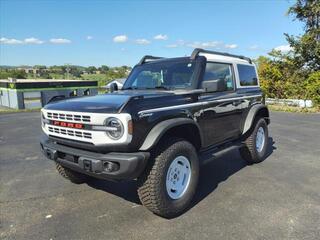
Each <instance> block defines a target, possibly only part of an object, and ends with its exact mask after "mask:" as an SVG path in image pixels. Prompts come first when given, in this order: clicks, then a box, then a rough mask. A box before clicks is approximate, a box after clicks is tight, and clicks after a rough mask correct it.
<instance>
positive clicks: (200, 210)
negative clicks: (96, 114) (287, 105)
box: [0, 112, 320, 240]
mask: <svg viewBox="0 0 320 240" xmlns="http://www.w3.org/2000/svg"><path fill="white" fill-rule="evenodd" d="M269 131H270V138H269V142H270V149H269V156H268V158H267V159H266V160H265V161H264V162H262V163H260V164H255V165H250V166H248V165H246V163H245V161H244V160H242V159H241V157H240V155H239V154H238V151H236V150H235V151H231V152H228V153H226V154H224V155H222V156H220V157H218V158H216V159H214V160H213V161H211V162H210V163H208V164H206V165H204V166H203V167H202V168H201V177H200V182H199V186H198V191H197V194H196V197H195V199H194V202H193V204H192V206H191V208H190V209H189V210H188V211H187V212H186V213H184V214H183V215H181V216H180V217H177V218H174V219H170V220H168V219H163V218H160V217H158V216H156V215H154V214H152V213H151V212H149V211H147V210H146V209H145V208H144V207H142V206H141V205H140V203H139V199H138V196H137V194H136V182H135V181H130V182H120V183H115V182H108V181H103V180H93V181H90V182H89V183H86V184H81V185H75V184H72V183H71V182H68V181H67V180H65V179H63V178H62V177H60V176H59V175H58V174H57V172H56V171H55V166H54V163H53V162H51V161H49V160H46V159H44V157H43V156H42V154H41V153H40V150H39V135H40V120H39V113H38V112H31V113H14V114H1V115H0V239H48V240H49V239H170V240H173V239H310V240H311V239H312V240H314V239H320V115H319V114H308V115H304V114H293V113H281V112H273V113H272V114H271V125H270V130H269Z"/></svg>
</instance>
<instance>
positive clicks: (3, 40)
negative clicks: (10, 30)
mask: <svg viewBox="0 0 320 240" xmlns="http://www.w3.org/2000/svg"><path fill="white" fill-rule="evenodd" d="M0 43H1V44H9V45H15V44H23V41H21V40H17V39H14V38H5V37H2V38H0Z"/></svg>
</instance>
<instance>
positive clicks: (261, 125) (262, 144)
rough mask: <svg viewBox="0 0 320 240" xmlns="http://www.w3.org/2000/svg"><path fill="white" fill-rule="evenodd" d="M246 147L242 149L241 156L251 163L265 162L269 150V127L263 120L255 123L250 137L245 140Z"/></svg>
mask: <svg viewBox="0 0 320 240" xmlns="http://www.w3.org/2000/svg"><path fill="white" fill-rule="evenodd" d="M244 143H245V146H244V147H241V148H240V155H241V157H242V158H243V159H245V160H246V161H248V162H249V163H258V162H261V161H262V160H264V158H265V155H266V153H267V149H268V126H267V123H266V120H264V119H263V118H260V119H258V120H257V121H256V122H255V126H254V127H253V129H252V130H251V132H250V135H249V136H248V137H247V138H246V140H245V142H244Z"/></svg>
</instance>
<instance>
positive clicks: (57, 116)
mask: <svg viewBox="0 0 320 240" xmlns="http://www.w3.org/2000/svg"><path fill="white" fill-rule="evenodd" d="M47 118H48V119H51V120H62V121H65V120H67V121H77V122H82V123H90V122H91V117H90V116H88V115H80V114H65V113H54V112H47Z"/></svg>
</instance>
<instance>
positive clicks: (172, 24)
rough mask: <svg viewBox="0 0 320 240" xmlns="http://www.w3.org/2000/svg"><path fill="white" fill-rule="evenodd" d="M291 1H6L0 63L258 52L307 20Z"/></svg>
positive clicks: (1, 7)
mask: <svg viewBox="0 0 320 240" xmlns="http://www.w3.org/2000/svg"><path fill="white" fill-rule="evenodd" d="M293 4H294V1H289V0H264V1H258V0H247V1H244V0H243V1H241V0H238V1H237V0H233V1H232V0H227V1H102V0H99V1H98V0H91V1H85V0H82V1H81V0H78V1H76V0H68V1H58V0H51V1H49V0H33V1H28V0H24V1H17V0H0V40H1V45H0V65H34V64H44V65H55V64H57V65H62V64H66V63H68V64H74V65H84V66H90V65H95V66H100V65H102V64H105V65H109V66H119V65H134V64H135V63H137V62H138V61H139V59H140V58H141V57H142V56H143V55H146V54H151V55H159V56H166V57H173V56H184V55H190V53H191V51H192V48H193V47H203V48H206V49H213V50H218V51H225V52H231V53H237V54H243V55H247V56H250V57H257V56H259V55H264V54H266V53H267V52H269V51H270V50H271V49H272V48H276V47H278V48H279V49H282V50H286V49H287V48H288V47H287V46H286V45H287V42H286V40H285V37H284V35H283V33H284V32H287V33H290V34H294V35H298V34H301V33H302V30H303V28H302V24H301V23H300V22H297V21H292V18H291V17H288V16H287V15H286V11H287V9H288V7H289V6H291V5H293Z"/></svg>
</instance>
